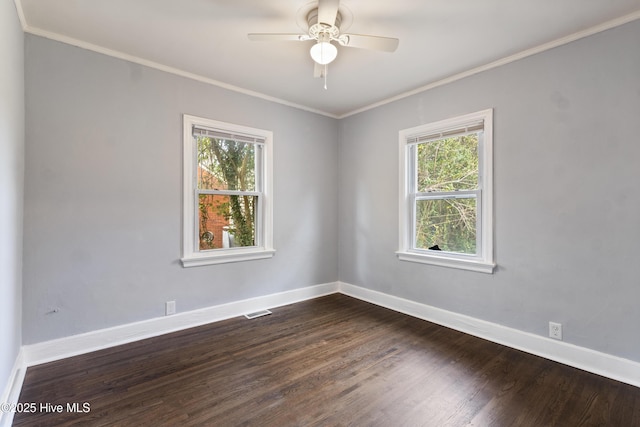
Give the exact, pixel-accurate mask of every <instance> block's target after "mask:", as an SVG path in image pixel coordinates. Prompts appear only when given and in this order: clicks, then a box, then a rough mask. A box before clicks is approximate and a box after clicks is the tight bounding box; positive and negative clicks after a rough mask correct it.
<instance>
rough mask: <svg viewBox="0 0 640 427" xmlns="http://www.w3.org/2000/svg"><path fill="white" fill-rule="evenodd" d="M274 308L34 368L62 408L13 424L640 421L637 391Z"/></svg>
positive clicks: (324, 304) (426, 332)
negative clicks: (85, 406) (74, 407)
mask: <svg viewBox="0 0 640 427" xmlns="http://www.w3.org/2000/svg"><path fill="white" fill-rule="evenodd" d="M272 312H273V314H271V315H269V316H264V317H259V318H256V319H253V320H247V319H245V318H244V317H242V318H235V319H229V320H225V321H222V322H217V323H214V324H209V325H204V326H201V327H197V328H192V329H188V330H184V331H180V332H175V333H172V334H167V335H164V336H161V337H155V338H150V339H146V340H142V341H138V342H134V343H130V344H126V345H123V346H118V347H114V348H109V349H105V350H101V351H97V352H93V353H89V354H85V355H80V356H76V357H72V358H68V359H65V360H60V361H56V362H51V363H48V364H44V365H39V366H35V367H31V368H29V369H28V370H27V373H26V376H25V381H24V385H23V388H22V393H21V396H20V401H21V402H36V403H37V404H38V405H40V404H46V403H50V404H62V405H64V407H65V410H64V411H63V412H62V413H47V412H46V411H38V412H36V413H34V414H28V413H21V414H16V416H15V418H14V424H13V425H14V426H74V425H82V426H184V427H188V426H210V425H211V426H394V427H395V426H437V427H441V426H525V427H528V426H535V427H539V426H563V427H564V426H571V427H573V426H596V425H597V426H640V389H638V388H636V387H633V386H630V385H627V384H623V383H619V382H616V381H612V380H609V379H606V378H602V377H599V376H597V375H593V374H590V373H587V372H584V371H580V370H578V369H575V368H571V367H568V366H565V365H561V364H558V363H555V362H551V361H549V360H545V359H542V358H540V357H536V356H533V355H529V354H526V353H523V352H521V351H518V350H514V349H511V348H507V347H504V346H501V345H499V344H495V343H491V342H488V341H485V340H482V339H479V338H475V337H472V336H469V335H466V334H463V333H461V332H457V331H454V330H451V329H447V328H444V327H441V326H438V325H435V324H432V323H429V322H425V321H422V320H419V319H415V318H411V317H410V316H406V315H403V314H400V313H396V312H393V311H391V310H387V309H384V308H381V307H377V306H375V305H372V304H369V303H366V302H362V301H358V300H356V299H353V298H349V297H347V296H344V295H337V294H336V295H330V296H326V297H322V298H317V299H314V300H311V301H304V302H300V303H297V304H292V305H289V306H285V307H279V308H275V309H272ZM84 402H87V403H89V404H90V412H87V413H69V412H68V411H66V409H67V408H66V405H67V403H70V404H73V403H78V404H82V403H84Z"/></svg>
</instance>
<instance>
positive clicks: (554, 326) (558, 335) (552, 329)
mask: <svg viewBox="0 0 640 427" xmlns="http://www.w3.org/2000/svg"><path fill="white" fill-rule="evenodd" d="M549 337H551V338H554V339H556V340H562V324H561V323H556V322H549Z"/></svg>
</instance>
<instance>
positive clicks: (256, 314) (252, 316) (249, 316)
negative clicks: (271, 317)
mask: <svg viewBox="0 0 640 427" xmlns="http://www.w3.org/2000/svg"><path fill="white" fill-rule="evenodd" d="M267 314H271V312H270V311H269V310H260V311H256V312H254V313H248V314H245V315H244V317H246V318H247V319H255V318H256V317H262V316H266V315H267Z"/></svg>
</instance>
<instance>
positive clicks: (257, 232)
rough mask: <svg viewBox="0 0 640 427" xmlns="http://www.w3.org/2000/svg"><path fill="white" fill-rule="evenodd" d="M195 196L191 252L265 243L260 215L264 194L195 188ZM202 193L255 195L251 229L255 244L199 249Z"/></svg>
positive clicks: (256, 245)
mask: <svg viewBox="0 0 640 427" xmlns="http://www.w3.org/2000/svg"><path fill="white" fill-rule="evenodd" d="M194 193H195V197H194V206H193V216H194V218H193V221H194V222H193V223H194V224H195V227H194V229H193V252H194V253H203V252H208V253H211V252H216V251H228V250H242V249H246V248H260V247H264V246H265V243H264V241H263V240H264V237H263V236H264V233H263V227H264V219H263V218H264V215H262V213H263V211H264V195H263V194H262V193H259V192H255V191H227V190H197V189H196V190H195V191H194ZM202 194H211V195H222V196H250V197H257V198H258V201H257V203H256V205H255V207H254V208H255V212H254V218H255V219H254V220H255V223H254V231H253V235H254V239H255V244H254V245H252V246H238V247H235V248H214V249H200V231H201V230H200V224H199V219H200V209H199V208H200V195H202Z"/></svg>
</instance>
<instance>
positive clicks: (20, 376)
mask: <svg viewBox="0 0 640 427" xmlns="http://www.w3.org/2000/svg"><path fill="white" fill-rule="evenodd" d="M26 371H27V368H26V366H25V364H24V352H23V351H22V349H21V350H20V352H19V353H18V356H17V357H16V361H15V363H14V364H13V369H12V370H11V374H10V375H9V379H8V381H7V386H6V387H5V390H4V391H3V393H2V397H0V404H2V405H8V406H9V408H12V407H15V405H16V404H17V403H18V399H19V398H20V391H21V390H22V383H23V381H24V374H25V372H26ZM14 415H15V412H13V411H11V410H8V411H4V410H3V411H0V427H11V424H12V423H13V416H14Z"/></svg>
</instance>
